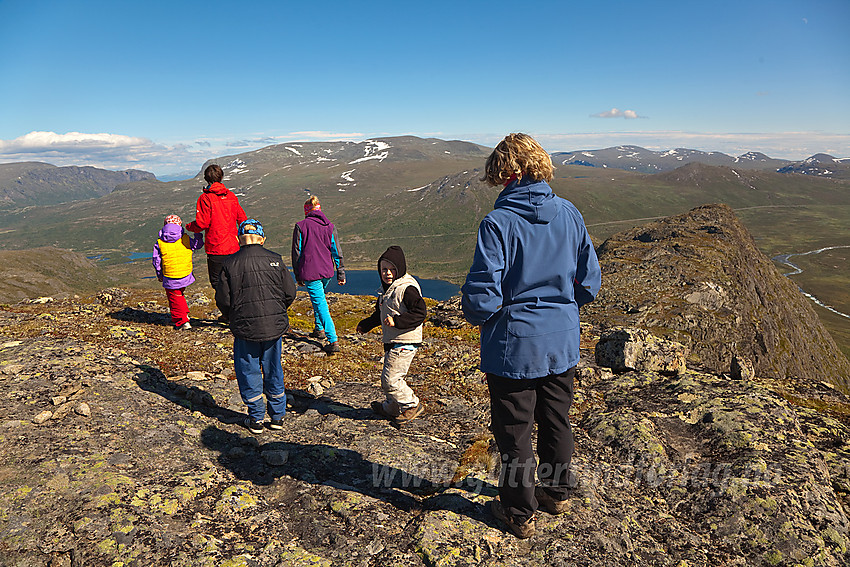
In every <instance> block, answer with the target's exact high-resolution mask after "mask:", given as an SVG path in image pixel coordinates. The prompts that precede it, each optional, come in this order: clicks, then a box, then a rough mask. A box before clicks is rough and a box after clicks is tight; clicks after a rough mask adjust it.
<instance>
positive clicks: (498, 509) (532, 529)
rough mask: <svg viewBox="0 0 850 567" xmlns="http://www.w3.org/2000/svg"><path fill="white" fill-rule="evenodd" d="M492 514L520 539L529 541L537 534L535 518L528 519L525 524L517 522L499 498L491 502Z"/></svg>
mask: <svg viewBox="0 0 850 567" xmlns="http://www.w3.org/2000/svg"><path fill="white" fill-rule="evenodd" d="M490 513H491V514H493V517H494V518H496V519H497V520H500V521H501V522H502V523H504V524H505V525H506V526H507V527H508V531H510V532H511V533H512V534H514V535H515V536H517V537H518V538H519V539H528V538H530V537H531V536H533V535H534V534H535V533H537V523H536V522H535V521H534V516H532V517H530V518H529V519H527V520H526V521H525V522H522V523H520V522H517V521H516V520H515V519H514V518H513V516H509V515H508V513H507V512H505V509H504V508H503V507H502V502H501V501H500V500H499V497H498V496H497V497H496V498H495V499H494V500H491V501H490Z"/></svg>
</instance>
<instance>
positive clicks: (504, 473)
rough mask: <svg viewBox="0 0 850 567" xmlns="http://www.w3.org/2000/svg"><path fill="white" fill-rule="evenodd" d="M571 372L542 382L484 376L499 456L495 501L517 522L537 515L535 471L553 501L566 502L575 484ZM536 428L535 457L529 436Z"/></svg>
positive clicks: (491, 375) (537, 379)
mask: <svg viewBox="0 0 850 567" xmlns="http://www.w3.org/2000/svg"><path fill="white" fill-rule="evenodd" d="M574 377H575V367H573V368H570V369H569V370H568V371H566V372H564V373H563V374H552V375H550V376H547V377H545V378H533V379H517V378H504V377H502V376H496V375H495V374H487V387H488V388H489V390H490V411H491V414H492V429H493V436H494V437H495V438H496V445H497V446H498V447H499V453H500V454H501V460H502V470H501V473H500V475H499V499H500V500H501V501H502V506H503V507H504V509H505V510H506V511H507V512H508V513H509V514H511V515H512V516H514V517H515V518H516V519H517V520H519V521H525V520H526V519H528V518H530V517H531V516H532V515H533V514H534V512H535V511H536V510H537V499H536V498H535V497H534V476H535V469H536V472H537V477H538V478H539V479H540V484H541V485H542V486H544V487H546V489H547V491H548V492H549V493H550V494H551V495H552V496H553V497H554V498H555V499H564V498H566V497H567V493H568V491H569V490H570V489H571V488H573V486H574V484H575V481H574V479H573V477H572V476H571V474H570V461H571V460H572V456H573V450H574V448H575V445H574V441H573V430H572V428H571V427H570V419H569V414H570V407H571V406H572V404H573V379H574ZM535 421H536V422H537V455H538V457H539V458H540V464H539V466H537V465H536V463H535V460H534V453H533V451H532V447H531V434H532V431H533V428H534V422H535Z"/></svg>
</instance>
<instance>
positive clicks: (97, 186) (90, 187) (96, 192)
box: [0, 162, 156, 208]
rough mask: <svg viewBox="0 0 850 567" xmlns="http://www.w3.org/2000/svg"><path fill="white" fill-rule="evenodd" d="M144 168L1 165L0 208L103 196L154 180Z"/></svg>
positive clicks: (30, 164) (52, 203) (65, 201)
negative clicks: (124, 185)
mask: <svg viewBox="0 0 850 567" xmlns="http://www.w3.org/2000/svg"><path fill="white" fill-rule="evenodd" d="M155 180H156V176H155V175H154V174H153V173H149V172H147V171H141V170H137V169H127V170H125V171H110V170H106V169H98V168H96V167H89V166H86V167H77V166H75V165H71V166H65V167H57V166H55V165H50V164H49V163H41V162H18V163H5V164H0V207H3V208H6V207H22V206H32V205H55V204H59V203H67V202H70V201H80V200H83V199H93V198H96V197H102V196H103V195H107V194H109V193H111V192H112V191H114V190H115V188H116V187H118V186H120V185H123V184H125V183H133V182H134V181H155Z"/></svg>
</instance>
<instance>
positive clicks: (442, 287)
mask: <svg viewBox="0 0 850 567" xmlns="http://www.w3.org/2000/svg"><path fill="white" fill-rule="evenodd" d="M123 257H124V258H127V261H128V262H135V261H138V260H150V258H151V253H150V252H133V253H132V254H124V255H123ZM89 258H90V259H92V260H95V261H97V260H107V259H108V258H105V257H103V256H89ZM201 266H203V267H198V266H196V270H197V269H206V262H203V264H201ZM196 275H197V272H196ZM153 277H154V276H148V277H146V278H144V279H151V278H153ZM414 277H416V276H414ZM345 279H346V283H345V285H344V286H341V285H339V284H337V283H336V279H332V280H331V282H330V283H329V284H328V287H327V290H328V291H329V292H332V293H348V294H350V295H378V294H379V293H380V292H381V280H380V278H379V277H378V271H377V270H346V271H345ZM416 281H418V282H419V286H420V287H421V288H422V295H423V296H425V297H430V298H431V299H436V300H437V301H445V300H446V299H449V298H450V297H452V296H453V295H456V294H457V293H458V292H459V291H460V286H458V285H455V284H453V283H449V282H446V281H443V280H428V279H423V278H418V277H417V278H416ZM299 289H304V288H299Z"/></svg>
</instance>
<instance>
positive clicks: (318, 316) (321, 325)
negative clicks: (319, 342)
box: [304, 278, 337, 343]
mask: <svg viewBox="0 0 850 567" xmlns="http://www.w3.org/2000/svg"><path fill="white" fill-rule="evenodd" d="M330 281H331V279H330V278H323V279H321V280H313V281H311V282H304V287H306V288H307V293H308V294H309V295H310V303H312V304H313V318H314V319H315V320H316V327H315V329H316V330H317V331H324V332H325V335H326V336H327V338H328V342H329V343H335V342H336V341H337V336H336V327H334V320H333V319H331V311H330V309H328V300H327V298H326V297H325V288H326V287H328V282H330Z"/></svg>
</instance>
